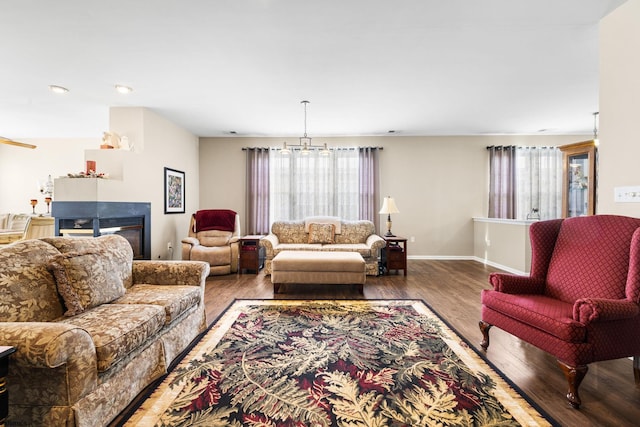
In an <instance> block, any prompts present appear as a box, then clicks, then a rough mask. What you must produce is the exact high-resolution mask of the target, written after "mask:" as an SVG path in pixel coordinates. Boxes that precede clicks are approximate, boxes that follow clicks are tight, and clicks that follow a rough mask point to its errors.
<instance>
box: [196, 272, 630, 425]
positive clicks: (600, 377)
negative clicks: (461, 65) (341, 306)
mask: <svg viewBox="0 0 640 427" xmlns="http://www.w3.org/2000/svg"><path fill="white" fill-rule="evenodd" d="M408 263H409V273H408V275H407V276H406V277H405V276H403V275H402V274H397V275H394V274H391V275H389V276H381V277H371V276H368V277H367V283H366V284H365V286H364V295H361V294H359V293H358V291H357V289H356V286H346V285H345V286H342V285H324V286H322V285H318V286H313V285H297V286H296V285H283V286H282V288H281V293H280V294H278V295H276V296H275V297H276V298H277V299H301V298H302V299H318V298H322V299H361V298H366V299H377V298H383V299H392V298H393V299H401V298H411V299H415V298H418V299H422V300H424V301H426V302H427V303H428V304H429V305H430V306H431V307H433V308H434V309H435V310H436V311H437V312H438V314H439V315H440V316H442V317H443V318H444V319H445V320H447V321H448V322H449V323H450V324H451V325H452V326H453V327H454V328H455V329H456V330H457V331H458V332H459V333H460V334H461V335H462V336H464V337H465V338H466V339H467V340H468V341H469V342H470V343H471V345H472V346H474V347H475V348H476V349H479V348H480V340H481V334H480V330H479V328H478V321H479V319H480V291H481V290H482V289H485V288H489V284H488V282H487V276H488V274H489V273H490V272H491V271H496V269H493V268H491V267H486V266H484V265H483V264H481V263H478V262H475V261H431V260H428V261H427V260H409V261H408ZM235 298H238V299H251V298H256V299H262V298H267V299H271V298H274V294H273V286H272V284H271V281H270V277H269V276H265V275H264V273H262V272H261V273H260V274H258V275H254V274H242V275H239V274H232V275H229V276H216V277H210V278H209V279H208V280H207V287H206V291H205V304H206V308H207V318H208V321H209V322H210V323H211V322H213V321H214V320H215V319H216V318H217V317H218V316H219V315H220V313H222V312H223V311H224V309H225V308H226V307H227V306H228V305H229V304H230V303H231V302H232V301H233V300H234V299H235ZM487 358H488V359H489V360H490V361H491V362H492V363H493V364H494V365H495V366H496V367H497V368H498V369H500V370H501V371H502V372H503V373H504V374H505V375H506V376H507V377H508V378H509V379H511V380H512V381H513V382H514V383H515V384H516V385H517V386H518V387H520V388H521V389H522V390H523V391H524V392H525V393H527V394H528V395H529V397H531V398H532V399H533V400H534V401H535V402H536V403H537V404H538V405H539V406H540V407H541V408H542V409H544V410H545V411H546V412H548V413H549V414H550V415H551V416H552V417H554V418H555V419H556V420H557V421H558V422H560V423H561V424H562V425H565V426H631V425H640V389H637V388H636V387H635V383H634V379H633V367H632V365H633V363H632V361H631V360H629V359H619V360H612V361H607V362H599V363H594V364H591V365H590V367H589V373H588V374H587V376H586V378H585V380H584V381H583V383H582V386H581V387H580V396H581V398H582V406H581V409H579V410H575V409H572V408H571V407H569V405H568V404H567V403H566V399H565V398H564V395H565V393H566V389H567V385H566V382H565V379H564V376H563V375H562V372H561V371H560V369H559V368H558V367H557V365H556V361H555V359H554V358H553V357H551V356H549V355H548V354H546V353H544V352H542V351H541V350H538V349H537V348H535V347H533V346H530V345H529V344H526V343H524V342H522V341H520V340H519V339H517V338H515V337H513V336H511V335H509V334H507V333H505V332H503V331H501V330H500V329H497V328H493V329H492V330H491V345H490V347H489V350H488V351H487Z"/></svg>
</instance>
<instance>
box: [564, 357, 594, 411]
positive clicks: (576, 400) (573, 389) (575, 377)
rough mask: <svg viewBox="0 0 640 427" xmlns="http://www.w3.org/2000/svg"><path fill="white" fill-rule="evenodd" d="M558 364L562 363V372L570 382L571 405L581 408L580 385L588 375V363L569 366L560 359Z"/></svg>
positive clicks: (568, 398) (569, 396)
mask: <svg viewBox="0 0 640 427" xmlns="http://www.w3.org/2000/svg"><path fill="white" fill-rule="evenodd" d="M558 365H560V369H562V373H563V374H564V377H565V378H566V379H567V382H568V383H569V391H568V392H567V400H568V401H569V404H570V405H571V407H573V408H574V409H579V408H580V404H581V403H582V401H581V400H580V395H579V394H578V388H579V387H580V383H582V380H583V379H584V376H585V375H587V371H588V370H589V367H588V366H587V365H580V366H569V365H567V364H566V363H564V362H561V361H559V360H558Z"/></svg>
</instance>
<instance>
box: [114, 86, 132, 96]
mask: <svg viewBox="0 0 640 427" xmlns="http://www.w3.org/2000/svg"><path fill="white" fill-rule="evenodd" d="M116 90H117V91H118V92H120V93H125V94H126V93H131V92H133V89H132V88H130V87H129V86H124V85H116Z"/></svg>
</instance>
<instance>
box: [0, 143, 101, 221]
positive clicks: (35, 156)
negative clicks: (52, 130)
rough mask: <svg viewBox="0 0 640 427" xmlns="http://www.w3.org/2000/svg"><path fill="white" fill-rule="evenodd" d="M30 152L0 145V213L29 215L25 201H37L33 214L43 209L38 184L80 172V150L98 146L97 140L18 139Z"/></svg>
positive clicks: (81, 165) (44, 209)
mask: <svg viewBox="0 0 640 427" xmlns="http://www.w3.org/2000/svg"><path fill="white" fill-rule="evenodd" d="M21 141H22V142H27V143H30V144H34V145H37V148H36V149H34V150H31V149H26V148H21V147H14V146H10V145H4V144H0V212H15V213H31V206H30V205H29V199H38V203H39V204H38V205H37V206H36V212H37V213H44V212H46V211H47V207H46V205H45V203H44V196H43V195H42V194H41V193H40V192H39V190H38V181H40V182H44V181H46V179H47V175H51V177H52V178H56V177H58V176H61V175H66V174H67V173H69V172H74V173H77V172H80V171H82V170H84V150H87V149H90V148H96V147H99V145H100V138H93V139H92V138H83V139H51V138H38V139H28V140H25V139H22V140H21Z"/></svg>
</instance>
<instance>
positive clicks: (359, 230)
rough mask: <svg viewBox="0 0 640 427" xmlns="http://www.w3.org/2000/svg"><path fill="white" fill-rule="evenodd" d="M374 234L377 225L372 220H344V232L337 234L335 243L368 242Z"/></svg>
mask: <svg viewBox="0 0 640 427" xmlns="http://www.w3.org/2000/svg"><path fill="white" fill-rule="evenodd" d="M372 234H376V227H375V225H374V224H373V222H371V221H367V220H359V221H342V234H336V242H335V243H341V244H344V243H366V242H367V238H368V237H369V236H371V235H372Z"/></svg>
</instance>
